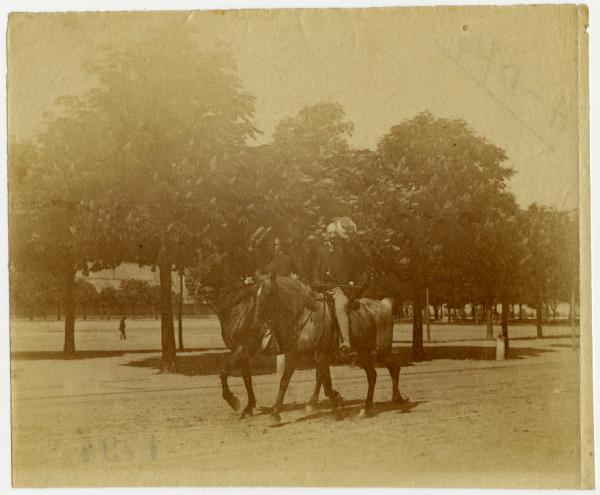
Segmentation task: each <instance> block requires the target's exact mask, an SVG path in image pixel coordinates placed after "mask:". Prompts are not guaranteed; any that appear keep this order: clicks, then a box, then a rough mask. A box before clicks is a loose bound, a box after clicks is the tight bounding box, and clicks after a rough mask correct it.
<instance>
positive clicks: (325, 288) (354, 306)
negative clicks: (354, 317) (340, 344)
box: [313, 284, 362, 334]
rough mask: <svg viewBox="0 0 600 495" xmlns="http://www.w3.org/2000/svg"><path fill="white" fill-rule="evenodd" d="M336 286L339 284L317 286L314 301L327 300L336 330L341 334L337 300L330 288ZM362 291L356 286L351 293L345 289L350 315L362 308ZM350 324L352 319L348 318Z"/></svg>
mask: <svg viewBox="0 0 600 495" xmlns="http://www.w3.org/2000/svg"><path fill="white" fill-rule="evenodd" d="M334 287H337V286H332V285H327V284H322V285H319V286H316V287H315V288H314V290H315V292H314V293H313V294H314V296H313V301H315V302H316V301H325V304H327V307H328V308H329V314H330V315H331V319H332V323H333V327H334V330H335V331H336V332H337V333H338V334H339V332H340V327H339V323H338V320H337V316H336V313H335V301H334V299H333V294H331V292H330V290H331V289H333V288H334ZM360 291H362V288H361V287H356V291H348V292H350V295H349V294H348V293H347V292H346V291H344V294H346V296H347V297H348V307H347V310H346V311H347V313H348V316H350V314H351V313H352V312H353V311H356V310H358V309H359V308H360V301H359V297H360ZM348 324H349V325H351V320H350V319H348Z"/></svg>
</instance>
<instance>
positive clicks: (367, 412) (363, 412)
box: [358, 407, 373, 418]
mask: <svg viewBox="0 0 600 495" xmlns="http://www.w3.org/2000/svg"><path fill="white" fill-rule="evenodd" d="M371 416H373V409H365V408H364V407H362V408H361V409H360V411H359V412H358V417H359V418H370V417H371Z"/></svg>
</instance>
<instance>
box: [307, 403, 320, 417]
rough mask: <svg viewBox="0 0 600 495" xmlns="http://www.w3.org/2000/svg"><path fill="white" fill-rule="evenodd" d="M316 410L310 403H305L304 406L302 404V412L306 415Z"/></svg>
mask: <svg viewBox="0 0 600 495" xmlns="http://www.w3.org/2000/svg"><path fill="white" fill-rule="evenodd" d="M316 411H317V408H316V407H315V406H313V405H312V404H306V406H304V414H305V415H306V416H310V415H311V414H314V413H315V412H316Z"/></svg>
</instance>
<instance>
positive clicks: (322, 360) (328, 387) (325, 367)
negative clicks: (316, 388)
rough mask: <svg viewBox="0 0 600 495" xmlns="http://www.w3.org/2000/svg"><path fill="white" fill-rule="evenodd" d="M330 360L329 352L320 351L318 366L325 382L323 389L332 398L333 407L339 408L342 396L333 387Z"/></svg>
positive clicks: (323, 382)
mask: <svg viewBox="0 0 600 495" xmlns="http://www.w3.org/2000/svg"><path fill="white" fill-rule="evenodd" d="M329 361H330V359H329V354H327V353H325V352H321V353H319V356H318V360H317V368H318V369H319V373H320V378H321V383H322V384H323V390H324V392H325V395H326V396H327V397H329V399H330V400H331V404H332V406H333V408H334V409H337V407H338V406H339V404H340V403H341V402H342V396H341V395H340V393H339V392H338V391H337V390H335V389H334V388H333V385H332V383H331V372H330V370H329Z"/></svg>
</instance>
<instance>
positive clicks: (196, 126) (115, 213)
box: [81, 25, 255, 372]
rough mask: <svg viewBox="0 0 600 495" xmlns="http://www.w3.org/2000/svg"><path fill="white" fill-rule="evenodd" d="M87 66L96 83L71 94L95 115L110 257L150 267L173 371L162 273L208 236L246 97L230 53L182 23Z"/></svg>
mask: <svg viewBox="0 0 600 495" xmlns="http://www.w3.org/2000/svg"><path fill="white" fill-rule="evenodd" d="M88 70H89V72H90V73H91V74H92V75H93V76H95V78H96V79H97V80H98V83H99V86H98V88H96V89H94V90H93V91H90V92H89V93H88V94H86V95H84V97H82V99H81V100H82V101H83V105H84V107H85V108H86V110H87V111H88V112H89V113H90V114H93V115H95V119H96V120H97V121H98V122H99V123H100V124H101V129H100V130H99V131H98V132H99V133H98V135H97V136H96V139H98V140H100V141H101V142H102V144H103V147H104V153H103V155H104V156H105V157H106V160H107V162H108V163H107V165H106V167H105V169H104V172H105V178H106V180H105V183H104V190H105V193H106V194H107V196H108V197H110V198H111V200H112V201H113V203H112V205H111V206H110V207H109V208H108V209H107V210H106V212H105V217H104V220H106V221H105V222H104V226H105V228H106V229H107V230H108V231H110V232H109V233H108V234H109V235H110V236H112V237H113V239H114V240H115V243H116V246H118V247H117V248H116V249H115V253H116V257H119V258H121V259H128V260H131V261H137V262H138V263H140V264H143V265H150V266H152V267H157V268H158V270H159V273H160V287H161V336H162V364H161V369H162V370H163V371H166V372H173V371H175V369H176V362H175V339H174V328H173V310H172V295H171V282H172V281H171V273H172V270H176V271H181V270H183V269H184V268H185V267H186V266H187V265H188V264H189V263H190V262H191V260H193V259H194V256H195V252H196V250H197V249H198V247H201V246H203V245H205V244H206V243H209V244H210V242H211V241H210V237H209V236H210V234H211V232H209V229H211V228H213V229H214V228H215V225H214V224H215V222H216V221H218V218H219V217H218V215H217V211H218V209H219V207H220V206H219V205H218V199H217V196H218V195H217V194H215V192H216V191H221V190H223V189H224V188H225V187H226V186H227V184H228V181H229V179H230V178H231V177H232V175H231V173H230V172H231V170H235V168H236V167H237V166H238V165H239V153H240V152H241V151H242V150H243V149H244V147H245V142H246V139H247V138H250V137H252V136H253V134H254V132H255V129H254V127H253V126H252V124H251V123H250V119H251V118H252V114H253V105H254V98H253V97H252V96H251V95H249V94H247V93H246V92H244V91H243V89H242V88H241V85H240V83H239V80H238V77H237V75H236V74H235V66H234V64H233V61H232V59H231V56H230V54H229V53H228V52H227V51H226V50H223V49H215V50H213V51H205V52H203V51H200V50H199V49H198V47H197V46H196V44H195V43H194V41H193V33H191V32H190V31H189V30H188V28H186V27H184V28H180V27H177V29H174V26H172V25H168V26H166V27H165V28H163V29H159V30H158V31H157V32H155V33H152V34H150V35H148V36H146V37H144V38H143V39H142V40H140V41H136V42H133V43H131V44H130V45H128V46H126V47H124V48H122V49H118V50H111V51H109V52H107V53H106V54H104V56H102V57H101V58H100V59H98V60H95V61H92V62H90V63H89V65H88ZM223 208H224V207H223ZM216 230H218V229H216Z"/></svg>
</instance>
